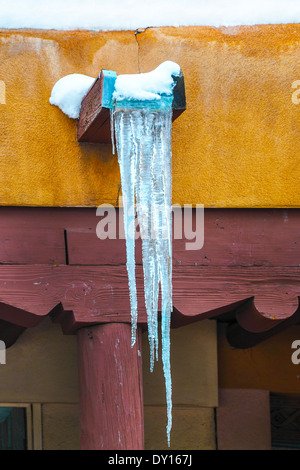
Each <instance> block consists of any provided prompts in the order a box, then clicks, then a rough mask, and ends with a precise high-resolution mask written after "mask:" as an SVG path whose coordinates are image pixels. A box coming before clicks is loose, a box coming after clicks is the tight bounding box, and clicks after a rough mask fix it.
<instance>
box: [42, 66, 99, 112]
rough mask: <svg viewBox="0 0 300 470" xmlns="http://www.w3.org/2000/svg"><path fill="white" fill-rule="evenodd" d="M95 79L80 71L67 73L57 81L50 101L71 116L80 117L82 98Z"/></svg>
mask: <svg viewBox="0 0 300 470" xmlns="http://www.w3.org/2000/svg"><path fill="white" fill-rule="evenodd" d="M94 81H95V78H93V77H89V76H87V75H82V74H78V73H73V74H70V75H66V76H65V77H63V78H61V79H60V80H58V82H56V83H55V85H54V87H53V89H52V92H51V96H50V99H49V102H50V104H53V105H55V106H58V107H59V108H60V109H61V110H62V111H63V112H64V113H65V114H66V115H67V116H69V117H70V118H72V119H78V118H79V113H80V108H81V102H82V99H83V98H84V96H85V95H86V93H87V92H88V90H89V88H90V87H91V85H92V84H93V83H94Z"/></svg>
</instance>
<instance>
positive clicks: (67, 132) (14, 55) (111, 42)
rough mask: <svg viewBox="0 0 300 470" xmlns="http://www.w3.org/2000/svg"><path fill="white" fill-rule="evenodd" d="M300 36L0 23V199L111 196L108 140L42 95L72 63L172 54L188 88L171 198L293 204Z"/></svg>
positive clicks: (114, 171) (93, 70) (113, 172)
mask: <svg viewBox="0 0 300 470" xmlns="http://www.w3.org/2000/svg"><path fill="white" fill-rule="evenodd" d="M299 35H300V25H273V26H268V25H263V26H251V27H234V28H219V29H218V28H209V27H181V28H148V29H146V30H145V31H142V32H140V33H139V34H135V32H134V31H123V32H114V31H110V32H98V33H96V32H87V31H69V32H63V31H37V30H1V31H0V44H1V48H0V80H1V81H2V82H3V83H4V85H3V83H2V87H1V99H0V127H1V139H0V156H1V168H0V170H1V171H0V204H1V205H18V206H20V205H24V206H26V205H29V206H97V205H99V204H101V203H110V204H118V195H119V189H120V177H119V169H118V163H117V158H116V156H113V155H112V153H111V146H110V145H91V144H80V145H78V143H77V140H76V121H75V120H72V119H70V118H68V117H67V116H66V115H64V114H63V113H62V112H61V110H60V109H58V108H57V107H55V106H52V105H50V104H49V97H50V94H51V90H52V87H53V86H54V84H55V83H56V82H57V81H58V80H59V79H60V78H62V77H63V76H65V75H67V74H71V73H82V74H86V75H89V76H93V77H95V78H96V77H97V75H98V73H99V71H100V70H101V69H102V68H106V69H110V70H114V71H115V72H116V73H117V74H118V75H119V74H123V73H137V72H148V71H150V70H153V69H154V68H155V67H156V66H158V65H159V64H160V63H161V62H163V61H165V60H172V61H175V62H177V63H178V64H179V65H180V67H181V68H182V71H183V73H184V76H185V86H186V98H187V110H186V111H185V112H184V113H183V114H182V115H181V116H180V117H179V118H178V119H177V120H176V121H175V122H174V125H173V142H172V150H173V202H174V203H176V204H181V205H182V204H185V203H186V204H187V203H193V204H196V203H199V204H204V205H205V206H206V207H297V206H298V205H299V185H298V180H299V171H300V170H299V165H298V155H299V150H300V149H299V146H300V139H299V133H300V130H299V129H300V127H299V126H298V124H297V123H298V121H299V109H300V108H299V106H298V104H299V93H298V91H297V89H298V88H299V83H298V82H297V80H299V79H300V72H299V67H298V55H299V46H298V44H299ZM297 83H298V85H297ZM3 87H4V88H3ZM293 87H294V88H293ZM4 103H5V104H4Z"/></svg>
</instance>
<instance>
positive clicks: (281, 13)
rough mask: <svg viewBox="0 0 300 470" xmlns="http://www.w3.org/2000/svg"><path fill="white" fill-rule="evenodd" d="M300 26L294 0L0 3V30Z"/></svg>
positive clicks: (2, 0)
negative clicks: (256, 25)
mask: <svg viewBox="0 0 300 470" xmlns="http://www.w3.org/2000/svg"><path fill="white" fill-rule="evenodd" d="M299 22H300V2H299V1H298V0H285V1H284V2H283V1H282V0H251V1H249V0H209V1H208V0H185V1H183V0H109V1H108V2H104V1H100V0H84V1H82V0H63V1H62V0H51V1H49V0H9V1H8V0H0V28H8V29H15V28H17V29H19V28H31V29H57V30H73V29H86V30H95V31H98V30H103V31H108V30H111V31H114V30H115V31H117V30H135V29H138V28H146V27H151V26H152V27H159V26H175V27H178V26H216V27H218V26H238V25H254V24H284V23H299Z"/></svg>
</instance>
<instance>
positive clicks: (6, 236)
mask: <svg viewBox="0 0 300 470" xmlns="http://www.w3.org/2000/svg"><path fill="white" fill-rule="evenodd" d="M65 262H66V253H65V241H64V231H63V230H62V229H61V230H59V229H57V230H53V229H51V228H50V227H49V229H34V228H32V229H21V228H19V229H17V228H9V227H8V228H3V227H1V228H0V263H1V264H64V263H65Z"/></svg>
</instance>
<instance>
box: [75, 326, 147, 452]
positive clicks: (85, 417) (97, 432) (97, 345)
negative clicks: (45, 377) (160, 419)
mask: <svg viewBox="0 0 300 470" xmlns="http://www.w3.org/2000/svg"><path fill="white" fill-rule="evenodd" d="M77 338H78V369H79V399H80V445H81V449H82V450H143V448H144V418H143V416H144V414H143V384H142V354H141V350H142V349H141V332H140V329H139V328H138V334H137V342H136V344H135V346H134V347H132V348H131V346H130V344H131V326H130V325H129V324H127V323H123V324H120V323H108V324H105V325H99V326H92V327H87V328H82V329H80V330H79V331H78V333H77Z"/></svg>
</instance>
